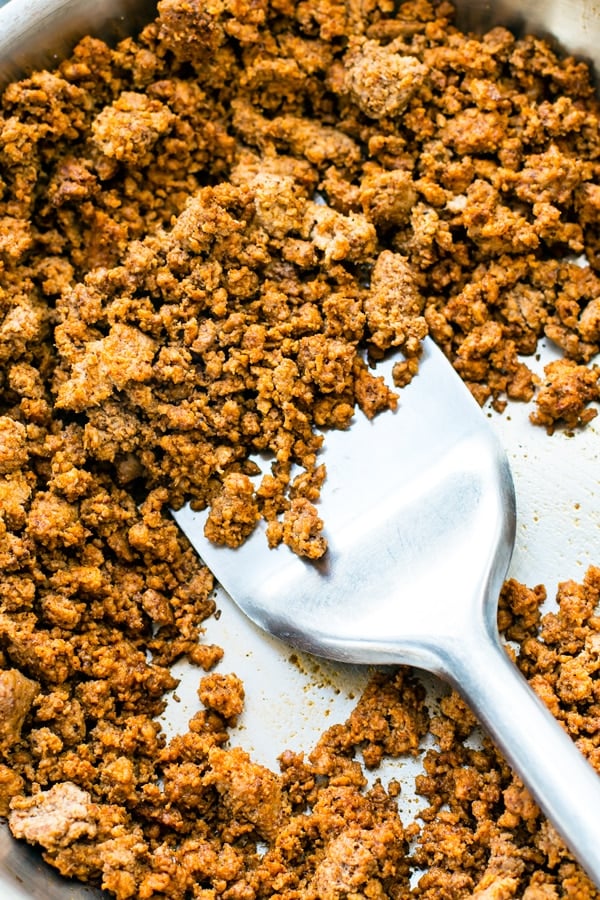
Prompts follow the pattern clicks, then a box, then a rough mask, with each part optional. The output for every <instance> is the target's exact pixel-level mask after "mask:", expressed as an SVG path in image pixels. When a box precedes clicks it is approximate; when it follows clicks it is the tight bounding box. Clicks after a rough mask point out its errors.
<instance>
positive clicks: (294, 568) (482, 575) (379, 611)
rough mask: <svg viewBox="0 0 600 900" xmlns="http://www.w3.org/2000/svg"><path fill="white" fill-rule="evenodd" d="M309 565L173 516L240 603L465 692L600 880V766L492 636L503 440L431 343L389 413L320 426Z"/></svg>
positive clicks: (355, 659)
mask: <svg viewBox="0 0 600 900" xmlns="http://www.w3.org/2000/svg"><path fill="white" fill-rule="evenodd" d="M323 461H324V462H325V464H326V466H327V479H326V482H325V484H324V487H323V491H322V499H321V502H320V504H319V512H320V514H321V515H322V518H323V519H324V520H325V527H326V533H327V537H328V541H329V549H328V551H327V553H326V555H325V556H324V557H323V558H322V559H321V560H320V561H318V562H317V563H312V562H307V561H305V560H302V559H300V558H298V557H296V556H294V555H293V554H292V553H291V552H290V550H289V549H288V548H287V547H285V546H280V547H278V548H276V549H274V550H270V549H269V548H268V545H267V540H266V537H265V535H264V532H263V530H261V528H260V527H259V528H257V530H256V531H255V532H254V534H253V535H252V536H251V538H250V539H249V540H248V541H247V542H246V544H244V545H243V546H242V547H241V548H239V549H237V550H231V549H228V548H225V547H219V546H215V545H213V544H211V543H209V542H208V541H207V540H206V538H205V537H204V535H203V527H204V521H205V518H206V513H204V514H202V513H194V512H192V511H191V510H190V509H189V508H184V509H181V510H179V511H178V512H176V513H175V514H174V515H175V518H176V520H177V522H178V523H179V525H180V526H181V528H182V529H183V531H184V532H185V533H186V535H187V536H188V538H189V539H190V541H191V542H192V544H193V545H194V547H196V549H197V550H198V552H199V554H200V556H201V557H202V558H203V560H204V561H205V562H206V564H207V565H208V566H209V568H210V569H211V570H212V571H213V573H214V575H215V576H216V578H217V579H218V581H219V582H220V583H221V585H222V586H223V587H224V588H225V590H226V591H227V592H228V593H229V594H230V595H231V597H232V598H233V600H234V601H235V602H236V603H237V604H238V605H239V607H240V608H241V609H242V610H243V611H244V612H245V613H246V615H248V616H249V617H250V618H251V619H252V620H253V621H254V622H256V623H257V624H258V625H259V626H260V627H261V628H263V629H265V631H268V632H270V633H271V634H273V635H275V636H276V637H278V638H280V639H281V640H282V641H285V642H286V643H288V644H290V645H292V646H294V647H296V648H299V649H302V650H305V651H308V652H309V653H313V654H316V655H318V656H324V657H328V658H330V659H336V660H343V661H344V662H349V663H371V664H373V663H376V664H377V663H379V664H381V663H385V664H390V663H394V664H395V663H405V664H409V665H413V666H416V667H419V668H422V669H426V670H428V671H430V672H433V673H435V674H437V675H439V676H441V677H442V678H444V679H446V680H447V681H448V682H450V683H451V684H452V685H454V686H455V687H456V688H457V689H458V690H459V691H460V692H461V693H462V694H463V696H464V697H465V698H466V699H467V701H468V702H469V704H470V706H471V707H472V709H473V710H474V712H475V713H476V714H477V715H478V717H479V720H480V721H481V723H482V724H483V725H484V727H485V728H486V729H487V730H488V732H489V733H490V734H491V736H492V737H493V738H494V740H495V742H496V744H497V745H498V747H499V748H500V749H501V750H502V752H503V753H504V755H505V757H506V759H507V760H508V761H509V762H510V763H511V765H512V766H513V767H514V769H515V770H516V771H517V772H518V774H519V775H520V777H521V778H522V780H523V782H524V783H525V784H526V785H527V786H528V788H529V789H530V791H531V793H532V794H533V796H534V797H535V799H536V800H537V802H538V803H539V805H540V807H541V808H542V810H543V811H544V812H545V814H546V815H547V817H548V818H549V819H550V821H551V822H552V823H553V824H554V826H555V827H556V829H557V830H558V831H559V833H560V834H561V835H562V836H563V838H564V840H565V842H566V843H567V845H568V846H569V848H570V850H571V851H572V853H573V854H574V856H575V857H576V858H577V859H578V860H579V861H580V863H581V864H582V865H583V867H584V868H585V869H586V870H587V872H588V874H589V875H590V877H591V878H592V879H594V880H595V882H596V883H597V884H598V885H600V779H599V778H598V776H597V775H596V774H595V773H594V771H593V769H592V767H591V766H590V765H589V764H588V763H587V761H586V760H585V759H584V758H583V756H582V755H581V754H580V753H579V751H578V750H577V748H576V747H575V745H574V744H573V743H572V741H571V740H570V739H569V738H568V736H567V735H566V734H565V732H564V731H563V730H562V728H561V727H560V726H559V725H558V724H557V722H556V721H555V720H554V719H553V717H552V716H551V715H550V713H549V712H548V711H547V710H546V708H545V707H544V706H543V704H542V703H541V701H540V700H538V698H537V697H536V696H535V694H534V693H533V691H532V690H531V689H530V688H529V687H528V685H527V683H526V682H525V680H524V678H523V677H522V676H521V674H520V673H519V672H518V670H517V668H516V667H515V666H514V664H513V663H512V662H511V661H510V659H509V657H508V656H507V654H506V652H505V651H504V649H503V648H502V646H501V643H500V639H499V636H498V630H497V625H496V614H497V601H498V596H499V593H500V589H501V587H502V583H503V581H504V578H505V576H506V573H507V569H508V565H509V562H510V558H511V554H512V549H513V544H514V536H515V519H516V515H515V497H514V488H513V482H512V477H511V473H510V469H509V465H508V461H507V459H506V456H505V454H504V451H503V450H502V448H501V447H500V445H499V443H498V441H497V439H496V437H495V435H494V433H493V432H492V430H491V428H490V427H489V425H488V423H487V421H486V419H485V416H484V415H483V414H482V412H481V410H480V409H479V407H478V406H477V404H476V403H475V401H474V400H473V398H472V397H471V395H470V393H469V392H468V390H467V388H466V387H465V385H464V384H463V383H462V381H461V380H460V378H459V377H458V376H457V375H456V373H455V372H454V371H453V369H452V367H451V366H450V364H449V363H448V361H447V360H446V359H445V357H444V356H443V354H442V353H441V351H440V350H438V348H437V347H436V346H435V345H434V344H433V343H432V342H431V341H426V343H425V351H424V357H423V360H422V364H421V369H420V372H419V375H418V377H416V378H415V379H414V380H413V382H412V383H411V384H410V385H409V386H408V387H407V388H405V389H403V390H402V392H401V395H400V404H399V408H398V411H397V412H396V413H393V414H392V413H384V414H382V415H380V416H378V417H377V418H376V419H375V420H374V421H369V420H368V419H366V418H365V417H363V416H358V417H357V418H356V420H355V421H354V422H353V424H352V426H351V428H350V430H349V431H348V432H332V433H328V434H327V437H326V441H325V447H324V450H323Z"/></svg>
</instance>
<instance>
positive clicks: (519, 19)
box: [0, 0, 600, 900]
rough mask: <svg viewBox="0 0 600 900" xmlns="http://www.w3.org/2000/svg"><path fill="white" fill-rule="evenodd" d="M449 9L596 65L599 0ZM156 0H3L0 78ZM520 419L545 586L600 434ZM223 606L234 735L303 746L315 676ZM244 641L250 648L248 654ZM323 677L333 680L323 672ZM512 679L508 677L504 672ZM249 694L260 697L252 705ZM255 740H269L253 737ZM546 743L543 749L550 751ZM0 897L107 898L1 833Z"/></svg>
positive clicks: (578, 541)
mask: <svg viewBox="0 0 600 900" xmlns="http://www.w3.org/2000/svg"><path fill="white" fill-rule="evenodd" d="M456 5H457V8H458V14H459V24H460V25H461V26H462V27H466V28H472V29H474V30H476V31H481V30H483V29H485V28H488V27H491V26H493V25H496V24H503V25H507V26H510V27H513V28H515V29H517V30H520V31H526V30H527V31H529V30H533V31H536V32H537V33H540V34H544V35H545V36H548V37H550V38H554V39H557V40H560V42H561V43H562V44H563V46H565V47H567V48H568V49H569V50H570V51H571V52H573V53H576V54H578V55H581V56H583V57H584V58H587V59H589V60H591V61H592V62H594V63H596V64H598V63H600V4H598V3H597V2H586V0H583V2H576V0H497V2H494V0H487V2H481V0H480V2H477V0H473V2H468V0H457V4H456ZM153 7H154V4H153V3H151V2H148V0H101V2H98V0H9V2H8V3H5V4H2V3H0V84H2V83H6V82H7V81H8V80H9V79H10V78H13V77H15V76H17V75H20V74H23V73H26V72H27V71H29V70H30V69H31V68H32V67H43V66H52V65H53V64H54V63H55V62H56V61H57V60H59V59H60V58H61V57H62V56H63V55H64V54H65V53H66V52H68V51H69V50H70V48H71V46H72V45H73V44H74V43H75V41H76V40H77V39H78V38H79V37H80V36H81V35H83V34H84V33H94V34H98V35H100V36H103V37H105V38H107V39H111V40H114V39H115V38H117V37H119V36H120V35H122V34H125V33H129V32H133V31H135V29H136V28H137V27H138V25H139V24H140V23H141V22H143V21H145V20H146V19H149V18H150V17H151V15H152V11H153ZM526 416H527V411H526V410H523V409H517V410H516V411H513V413H512V415H511V416H510V417H503V418H501V419H499V418H494V420H493V424H494V427H495V430H496V431H497V432H498V433H499V434H501V436H502V441H503V444H504V445H505V446H506V447H508V448H509V450H510V456H511V464H512V466H513V472H514V473H515V476H516V480H517V490H518V495H519V516H518V521H517V548H516V552H515V555H514V556H513V561H512V564H511V570H510V572H511V573H512V574H514V575H515V577H518V578H520V579H521V580H524V581H527V582H528V583H530V584H534V583H536V580H538V579H539V580H544V581H545V582H546V583H547V584H548V586H549V590H550V591H551V590H552V578H555V577H556V578H559V577H560V578H567V577H574V578H577V577H578V576H579V575H581V574H582V570H583V568H584V567H585V565H587V564H589V563H590V562H596V563H597V562H598V561H599V559H600V553H599V552H598V535H599V534H600V519H599V518H598V507H599V504H598V502H597V498H598V474H597V473H598V470H597V449H596V448H597V441H598V438H599V437H600V435H599V434H598V432H597V431H596V430H595V428H594V425H592V426H591V428H590V429H588V431H587V433H586V434H584V435H581V436H578V437H577V438H576V439H572V440H570V439H568V438H564V439H563V437H561V436H559V435H557V436H555V437H554V438H553V439H552V441H548V439H547V437H546V436H545V435H543V434H542V433H540V432H539V431H534V430H533V429H531V428H529V426H528V423H527V422H526ZM549 467H552V470H553V471H555V472H556V473H557V475H556V477H555V483H554V486H553V489H552V491H551V493H550V492H549V491H548V490H547V489H546V488H545V485H546V478H547V471H548V468H549ZM574 471H576V472H577V475H576V476H574V475H573V472H574ZM576 501H577V503H576ZM575 506H577V509H576V510H575ZM548 579H550V581H548ZM221 602H222V608H223V611H224V615H223V616H222V617H221V619H220V621H219V623H218V625H216V624H215V630H214V638H215V640H217V641H223V642H227V643H226V644H225V645H226V646H227V648H228V654H229V653H231V654H233V655H234V656H235V654H236V653H239V660H238V662H237V664H236V666H237V670H238V671H239V673H240V674H241V675H245V673H246V671H247V672H248V678H252V677H254V678H255V679H256V678H260V677H262V678H263V679H264V687H263V685H262V684H261V683H259V686H258V690H253V685H250V690H249V699H248V705H249V715H254V716H255V718H257V719H258V721H259V725H260V727H259V728H257V729H255V731H256V732H257V733H258V734H256V735H255V734H253V732H252V728H251V727H250V724H245V723H244V721H243V722H242V726H243V728H245V731H243V730H242V731H240V733H239V735H238V736H237V737H238V738H239V740H240V742H242V741H244V740H246V741H247V743H248V746H249V748H250V749H256V750H257V752H259V751H260V752H263V753H264V755H265V759H267V757H268V755H269V753H271V752H273V747H276V750H279V749H280V748H281V746H282V745H281V744H280V743H278V741H279V736H281V740H285V741H286V745H288V744H287V742H288V740H289V741H291V740H292V738H297V739H298V740H299V741H300V746H301V747H304V746H308V744H307V743H306V742H307V741H309V740H310V739H311V736H312V735H313V733H315V732H318V731H320V730H321V728H322V720H321V719H319V718H318V716H316V715H315V710H316V708H317V706H318V699H319V698H318V697H317V696H316V694H317V691H316V688H314V685H311V684H309V685H308V687H306V686H303V687H298V688H297V693H298V695H299V699H298V701H297V703H296V702H294V701H293V700H292V702H291V703H290V700H289V698H290V697H292V698H293V697H294V696H295V695H294V693H293V690H294V686H293V685H292V678H293V677H297V678H298V679H299V678H300V676H299V674H298V671H297V669H294V668H293V667H292V666H290V664H289V663H288V661H287V657H286V656H285V654H284V653H283V652H282V649H281V648H280V647H279V646H278V645H277V644H276V642H273V641H271V640H270V639H267V638H265V637H262V636H261V635H259V633H258V631H256V630H255V629H252V628H251V627H250V625H249V623H248V622H247V620H245V619H243V620H242V617H241V616H240V617H239V618H236V614H235V610H230V608H229V606H228V605H227V598H226V597H223V599H222V601H221ZM228 623H229V624H228ZM210 627H212V626H209V628H210ZM255 632H256V633H255ZM253 641H254V644H252V642H253ZM249 647H251V648H256V650H254V649H250V651H249V649H248V648H249ZM229 648H231V650H230V649H229ZM258 648H260V650H259V649H258ZM259 652H260V658H259V655H258V654H259ZM253 653H254V655H253ZM228 658H229V656H228ZM263 663H264V665H263ZM482 665H484V666H486V667H487V666H488V660H487V659H485V660H483V661H482ZM245 667H246V668H245ZM335 672H336V673H338V672H340V673H341V675H339V684H340V687H341V690H340V689H337V690H336V691H335V692H332V694H333V693H335V695H336V696H335V699H334V700H331V699H326V700H325V701H324V704H325V706H327V704H330V705H328V706H327V712H328V713H329V712H330V711H331V709H332V708H333V705H332V704H333V703H334V702H335V703H338V702H342V701H340V696H342V695H343V694H344V692H345V691H346V689H347V691H348V694H352V693H355V690H354V687H348V685H350V682H351V681H352V679H353V678H354V679H355V680H354V681H353V682H352V685H354V684H360V677H361V676H360V675H359V674H358V675H357V674H356V673H354V672H353V670H351V669H348V668H345V667H344V666H340V667H338V668H337V669H336V670H335ZM261 673H262V675H261ZM329 676H330V677H333V676H331V673H329ZM336 677H337V675H336ZM509 677H510V678H512V675H511V676H509ZM276 679H279V680H280V681H281V682H282V683H283V681H284V680H285V688H286V690H285V691H284V694H285V703H283V704H282V705H281V706H278V704H277V703H274V702H271V703H269V704H268V708H261V706H260V704H261V691H262V690H265V691H266V690H268V691H270V692H271V693H272V690H273V685H274V684H278V683H279V682H278V681H277V680H276ZM296 683H298V684H299V682H294V685H295V684H296ZM290 685H292V686H291V687H290ZM503 686H504V685H503V684H502V683H501V684H494V685H492V686H490V690H492V691H498V689H500V691H502V688H503ZM484 687H485V688H486V689H487V687H486V686H485V685H484ZM189 693H190V697H191V699H190V706H191V705H192V703H194V702H197V698H196V693H195V683H194V686H193V688H191V689H190V691H189ZM179 694H180V695H181V697H182V698H183V699H182V702H180V703H178V704H174V706H176V707H177V708H176V712H177V713H178V714H179V716H180V717H181V718H182V719H183V720H184V719H185V714H186V713H185V706H186V701H185V697H186V685H185V684H182V686H181V688H180V689H179ZM309 695H310V697H311V703H313V706H312V707H310V709H309V711H308V713H307V714H306V716H305V717H304V718H303V715H302V706H304V705H305V703H306V697H307V696H309ZM255 699H256V704H257V705H256V706H253V703H254V701H255ZM271 699H272V697H271ZM343 699H344V698H343V696H342V700H343ZM496 699H500V700H501V699H502V698H496ZM482 702H483V700H482ZM490 702H491V701H490ZM501 705H502V706H503V707H504V711H503V714H504V715H505V714H507V712H508V713H509V714H512V706H511V709H510V710H508V711H507V710H506V709H505V706H506V704H504V703H503V704H501ZM263 706H264V705H263ZM336 708H337V707H336ZM271 714H272V715H273V719H271V718H270V715H271ZM190 715H191V712H190ZM329 721H330V722H331V721H332V719H329ZM177 727H178V722H177V721H172V722H171V723H170V728H171V730H176V729H177ZM182 727H184V723H183V722H182ZM269 729H270V730H269ZM277 729H279V731H277ZM293 729H295V731H293ZM276 731H277V735H278V736H277V737H275V738H274V737H273V736H272V735H273V734H274V733H275V732H276ZM529 732H530V735H532V736H533V738H534V740H535V743H536V744H538V745H541V746H544V735H543V734H539V733H537V734H536V733H535V729H534V726H533V723H531V724H530V729H529ZM265 736H266V738H265ZM263 739H265V740H266V743H267V744H269V747H265V746H263V745H262V744H261V743H260V741H261V740H263ZM546 750H547V752H548V748H546ZM525 752H527V750H525ZM552 761H553V765H560V764H559V763H557V762H556V760H555V759H554V757H552ZM394 774H396V773H394ZM570 780H571V773H570V774H569V781H570ZM408 792H409V790H408V788H407V789H406V790H405V787H404V786H403V796H404V795H405V793H408ZM587 805H588V806H589V807H591V808H593V807H594V806H596V808H598V804H597V802H595V803H594V802H592V800H591V799H590V798H588V804H587ZM596 834H598V831H596ZM598 843H600V842H598ZM0 893H1V896H2V897H3V898H5V900H31V898H45V900H58V898H71V900H84V898H88V900H89V898H99V897H101V896H104V895H103V894H102V893H101V892H99V891H95V890H93V889H89V888H86V887H83V886H81V885H76V884H71V883H70V882H67V881H65V880H64V879H61V878H60V877H59V876H57V875H56V874H55V873H54V872H53V871H52V870H50V869H49V868H48V867H47V866H45V864H44V863H43V862H42V861H41V859H40V857H39V854H37V853H36V852H35V851H33V850H31V849H30V848H28V847H26V846H24V845H22V844H17V843H16V842H15V841H13V840H12V839H11V838H10V836H9V835H8V833H7V832H6V830H2V829H0Z"/></svg>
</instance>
